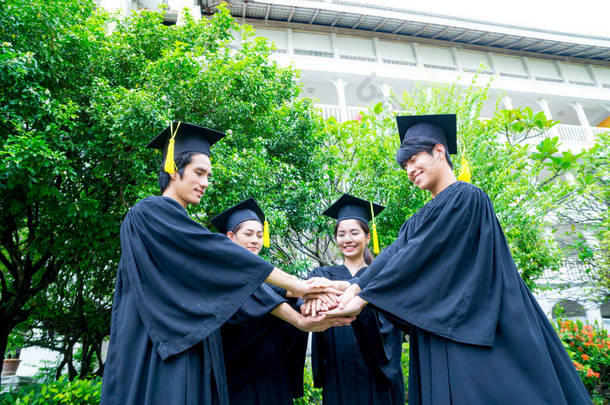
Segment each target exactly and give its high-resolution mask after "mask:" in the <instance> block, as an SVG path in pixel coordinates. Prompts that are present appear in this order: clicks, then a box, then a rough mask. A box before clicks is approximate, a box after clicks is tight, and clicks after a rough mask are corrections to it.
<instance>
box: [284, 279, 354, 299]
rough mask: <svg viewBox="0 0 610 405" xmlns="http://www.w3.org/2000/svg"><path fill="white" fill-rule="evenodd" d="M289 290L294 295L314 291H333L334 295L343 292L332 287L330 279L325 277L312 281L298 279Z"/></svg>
mask: <svg viewBox="0 0 610 405" xmlns="http://www.w3.org/2000/svg"><path fill="white" fill-rule="evenodd" d="M290 291H291V292H292V294H293V295H294V296H295V297H304V296H305V295H307V294H315V293H333V294H336V295H341V294H343V291H341V290H338V289H337V288H335V287H334V284H333V282H332V281H330V280H327V279H325V278H319V279H317V280H314V281H313V282H310V280H307V281H302V280H298V281H297V282H296V283H295V285H294V287H293V288H291V289H290Z"/></svg>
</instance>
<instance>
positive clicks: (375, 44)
mask: <svg viewBox="0 0 610 405" xmlns="http://www.w3.org/2000/svg"><path fill="white" fill-rule="evenodd" d="M373 52H375V60H377V63H381V62H382V61H381V52H379V38H377V37H375V38H373Z"/></svg>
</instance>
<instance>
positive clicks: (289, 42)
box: [286, 28, 294, 55]
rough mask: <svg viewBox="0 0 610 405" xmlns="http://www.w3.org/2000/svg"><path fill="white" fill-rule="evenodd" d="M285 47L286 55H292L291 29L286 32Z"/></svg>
mask: <svg viewBox="0 0 610 405" xmlns="http://www.w3.org/2000/svg"><path fill="white" fill-rule="evenodd" d="M286 47H287V48H288V55H294V45H293V42H292V28H288V29H287V30H286Z"/></svg>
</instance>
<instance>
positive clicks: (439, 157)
mask: <svg viewBox="0 0 610 405" xmlns="http://www.w3.org/2000/svg"><path fill="white" fill-rule="evenodd" d="M445 161H446V160H445V148H444V146H443V145H441V144H437V145H436V146H434V148H433V149H432V154H430V153H428V152H427V151H421V152H419V153H416V154H415V155H413V156H411V158H410V159H409V160H407V161H406V162H405V164H404V166H403V168H404V169H405V170H406V171H407V175H408V176H409V180H410V181H411V182H412V183H413V184H415V185H416V186H417V187H419V188H420V189H422V190H428V191H433V190H435V188H436V186H437V183H438V182H439V179H440V178H441V176H442V174H443V173H444V168H445V167H444V166H445V165H444V163H445Z"/></svg>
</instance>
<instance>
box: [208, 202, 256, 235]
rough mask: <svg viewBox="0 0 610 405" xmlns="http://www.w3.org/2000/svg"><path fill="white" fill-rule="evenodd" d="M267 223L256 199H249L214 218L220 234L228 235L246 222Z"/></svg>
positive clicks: (213, 220) (213, 221)
mask: <svg viewBox="0 0 610 405" xmlns="http://www.w3.org/2000/svg"><path fill="white" fill-rule="evenodd" d="M249 220H255V221H259V222H260V223H261V224H262V223H264V222H265V214H264V213H263V210H262V209H261V207H259V205H258V204H257V203H256V200H255V199H254V198H248V199H247V200H245V201H242V202H240V203H239V204H237V205H234V206H233V207H231V208H229V209H227V210H225V211H223V212H222V213H220V214H218V215H216V216H215V217H214V218H212V223H213V224H214V226H215V227H216V228H217V229H218V231H219V232H221V233H224V234H226V233H227V232H229V231H231V230H233V229H235V227H236V226H237V225H239V224H241V223H242V222H244V221H249Z"/></svg>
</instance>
